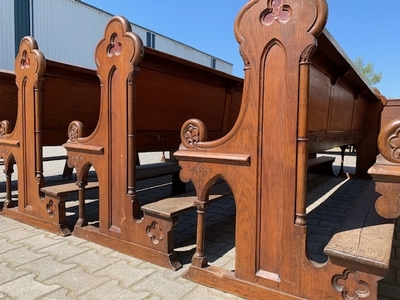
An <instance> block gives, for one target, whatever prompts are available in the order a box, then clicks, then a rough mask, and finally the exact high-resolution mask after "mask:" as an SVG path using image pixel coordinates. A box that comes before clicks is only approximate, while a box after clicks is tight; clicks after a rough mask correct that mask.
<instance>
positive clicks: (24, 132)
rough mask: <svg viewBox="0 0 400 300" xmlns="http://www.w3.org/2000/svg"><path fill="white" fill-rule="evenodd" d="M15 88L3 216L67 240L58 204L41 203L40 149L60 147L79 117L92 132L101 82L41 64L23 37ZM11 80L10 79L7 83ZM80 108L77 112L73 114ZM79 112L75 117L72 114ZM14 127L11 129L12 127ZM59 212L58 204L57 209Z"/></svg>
mask: <svg viewBox="0 0 400 300" xmlns="http://www.w3.org/2000/svg"><path fill="white" fill-rule="evenodd" d="M13 77H14V85H13V86H12V87H11V88H12V89H18V101H17V102H13V103H12V106H13V109H16V108H17V117H16V119H15V120H14V119H12V113H11V112H7V113H6V114H5V115H3V117H8V118H9V120H11V121H8V120H4V121H2V122H1V128H2V134H1V136H0V155H1V157H2V158H3V160H4V172H5V174H6V200H5V203H4V206H3V210H2V214H3V215H4V216H7V217H11V218H14V219H16V220H19V221H22V222H25V223H28V224H31V225H34V226H39V227H41V228H44V229H47V230H50V231H53V232H58V233H60V234H66V233H67V232H68V230H67V229H66V228H64V227H63V225H62V220H63V218H65V216H63V215H62V214H60V213H59V212H60V211H62V209H61V208H59V207H58V203H57V202H49V201H47V200H45V199H44V195H43V193H42V192H41V190H40V189H41V188H42V187H44V186H45V177H44V173H43V172H44V170H43V146H44V145H60V144H62V143H63V142H65V140H66V134H65V129H64V130H62V128H63V127H64V128H65V127H66V126H68V125H69V123H70V122H71V121H72V120H73V118H74V117H72V115H74V116H76V115H79V116H80V117H81V118H84V119H85V120H86V122H87V123H88V126H87V129H88V131H92V130H93V128H94V127H95V126H96V122H97V116H98V114H99V97H100V96H99V95H100V94H99V92H100V88H99V80H98V78H97V75H96V73H95V72H93V71H91V70H87V69H83V68H79V67H74V66H68V65H65V64H62V63H58V62H53V61H49V60H47V61H46V60H45V58H44V56H43V54H42V53H41V52H40V51H39V50H38V47H37V44H36V41H35V40H34V39H33V38H30V37H26V38H24V39H22V41H21V43H20V49H19V54H18V56H17V58H16V60H15V75H13ZM10 80H11V79H10ZM79 107H82V108H81V109H79V110H77V108H79ZM75 110H77V112H75ZM13 123H14V124H15V125H14V124H13ZM13 125H14V126H13ZM15 163H17V166H18V206H17V207H13V202H12V201H11V176H12V173H13V171H14V164H15ZM60 205H61V206H62V204H60Z"/></svg>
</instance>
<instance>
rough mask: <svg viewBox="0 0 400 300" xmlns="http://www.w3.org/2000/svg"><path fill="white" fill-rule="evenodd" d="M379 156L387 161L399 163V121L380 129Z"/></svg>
mask: <svg viewBox="0 0 400 300" xmlns="http://www.w3.org/2000/svg"><path fill="white" fill-rule="evenodd" d="M378 147H379V151H380V153H381V155H382V156H383V157H384V158H385V159H386V160H388V161H390V162H393V163H397V164H399V163H400V120H394V121H391V122H389V123H388V124H386V126H385V127H383V128H382V130H381V132H380V134H379V137H378Z"/></svg>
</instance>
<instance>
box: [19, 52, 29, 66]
mask: <svg viewBox="0 0 400 300" xmlns="http://www.w3.org/2000/svg"><path fill="white" fill-rule="evenodd" d="M30 66H31V60H30V59H29V57H27V53H26V51H24V52H23V53H22V59H21V69H29V67H30Z"/></svg>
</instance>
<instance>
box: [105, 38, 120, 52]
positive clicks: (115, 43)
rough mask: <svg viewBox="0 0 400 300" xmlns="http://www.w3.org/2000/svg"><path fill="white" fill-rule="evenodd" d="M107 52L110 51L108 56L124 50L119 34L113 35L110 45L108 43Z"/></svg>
mask: <svg viewBox="0 0 400 300" xmlns="http://www.w3.org/2000/svg"><path fill="white" fill-rule="evenodd" d="M107 52H108V56H110V57H111V56H113V55H116V56H118V55H120V54H121V52H122V44H121V42H120V41H119V39H118V36H117V35H113V36H112V38H111V42H110V45H108V47H107Z"/></svg>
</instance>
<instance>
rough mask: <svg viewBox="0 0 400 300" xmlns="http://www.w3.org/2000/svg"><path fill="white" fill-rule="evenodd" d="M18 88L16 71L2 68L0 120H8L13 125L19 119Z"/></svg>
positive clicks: (0, 73) (0, 76)
mask: <svg viewBox="0 0 400 300" xmlns="http://www.w3.org/2000/svg"><path fill="white" fill-rule="evenodd" d="M17 101H18V90H17V86H16V85H15V74H14V72H10V71H6V70H0V103H1V113H0V120H7V121H8V122H10V125H11V126H14V125H15V120H16V119H17Z"/></svg>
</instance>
